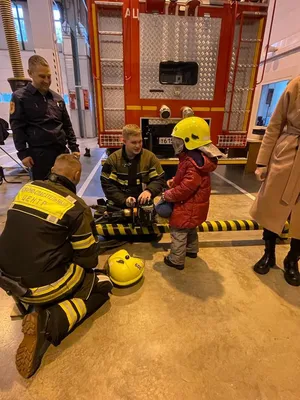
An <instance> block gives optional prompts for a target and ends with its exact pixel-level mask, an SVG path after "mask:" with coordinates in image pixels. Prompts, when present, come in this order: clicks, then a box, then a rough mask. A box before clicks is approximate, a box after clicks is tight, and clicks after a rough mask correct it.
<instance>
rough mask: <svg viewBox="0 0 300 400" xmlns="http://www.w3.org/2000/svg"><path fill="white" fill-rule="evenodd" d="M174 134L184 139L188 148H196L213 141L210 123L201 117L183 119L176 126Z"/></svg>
mask: <svg viewBox="0 0 300 400" xmlns="http://www.w3.org/2000/svg"><path fill="white" fill-rule="evenodd" d="M172 136H173V137H177V138H179V139H182V140H183V141H184V145H185V147H186V148H187V149H188V150H195V149H198V148H199V147H201V146H206V145H207V144H210V143H211V140H210V129H209V126H208V123H207V122H206V121H204V119H202V118H199V117H188V118H184V119H182V120H181V121H180V122H178V124H177V125H176V126H175V127H174V129H173V132H172Z"/></svg>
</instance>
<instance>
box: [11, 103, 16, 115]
mask: <svg viewBox="0 0 300 400" xmlns="http://www.w3.org/2000/svg"><path fill="white" fill-rule="evenodd" d="M15 111H16V103H15V102H14V101H11V102H10V105H9V113H10V114H13V113H14V112H15Z"/></svg>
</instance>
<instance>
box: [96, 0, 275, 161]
mask: <svg viewBox="0 0 300 400" xmlns="http://www.w3.org/2000/svg"><path fill="white" fill-rule="evenodd" d="M268 8H269V0H252V1H242V0H231V1H229V0H190V1H181V0H123V1H117V0H116V1H114V0H109V1H106V0H89V3H88V10H89V27H90V39H91V55H92V69H93V76H94V85H95V103H96V115H97V128H98V140H99V146H100V147H104V148H109V149H112V148H118V147H120V146H121V144H122V135H121V132H122V127H123V126H124V125H125V124H129V123H130V124H137V125H139V126H140V127H141V130H142V135H143V141H144V146H145V147H146V148H148V149H150V150H152V151H153V152H154V153H155V154H157V155H158V156H159V157H161V158H165V159H168V158H171V157H172V154H173V151H172V146H171V133H172V130H173V127H174V125H175V124H176V123H177V122H178V121H179V120H180V119H181V118H183V117H185V116H189V115H195V116H199V117H201V118H204V119H205V120H206V121H207V122H208V124H209V125H210V129H211V137H212V141H213V142H214V143H215V144H216V145H217V146H218V147H219V148H222V149H233V148H245V146H246V144H247V132H248V127H249V119H250V112H251V107H252V102H253V97H254V90H255V87H256V85H257V83H258V82H257V80H258V79H262V77H258V66H259V62H260V56H261V51H262V44H263V38H264V33H265V27H266V20H267V13H268ZM273 12H274V10H273Z"/></svg>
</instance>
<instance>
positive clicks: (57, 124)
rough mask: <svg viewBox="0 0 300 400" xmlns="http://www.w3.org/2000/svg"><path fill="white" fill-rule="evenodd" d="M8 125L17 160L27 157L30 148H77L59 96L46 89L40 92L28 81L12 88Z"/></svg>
mask: <svg viewBox="0 0 300 400" xmlns="http://www.w3.org/2000/svg"><path fill="white" fill-rule="evenodd" d="M10 126H11V129H12V131H13V138H14V143H15V147H16V149H17V150H18V157H19V158H20V160H23V159H24V158H26V157H28V156H31V155H32V154H31V151H30V150H31V149H35V148H37V149H38V148H45V147H49V146H51V147H53V146H54V147H59V148H61V151H60V152H59V154H61V153H64V152H65V148H66V145H67V144H68V147H69V149H70V150H71V151H72V152H76V151H79V150H78V145H77V143H76V136H75V133H74V131H73V128H72V123H71V120H70V117H69V115H68V112H67V109H66V105H65V102H64V100H63V99H62V97H61V96H60V95H59V94H57V93H55V92H53V91H52V90H49V91H48V92H47V94H45V95H42V94H41V93H40V92H39V91H38V90H37V89H36V88H35V87H34V86H33V85H32V84H31V83H29V84H28V85H27V86H26V87H23V88H21V89H18V90H17V91H15V92H14V93H13V95H12V98H11V103H10Z"/></svg>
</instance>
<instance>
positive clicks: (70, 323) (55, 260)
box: [0, 154, 112, 378]
mask: <svg viewBox="0 0 300 400" xmlns="http://www.w3.org/2000/svg"><path fill="white" fill-rule="evenodd" d="M80 174H81V164H80V162H79V160H78V159H77V158H76V157H74V156H73V155H71V154H63V155H60V156H59V157H58V158H57V160H56V162H55V165H54V167H53V168H52V172H51V174H50V175H49V179H48V180H47V181H33V182H30V183H28V184H26V185H25V186H24V187H23V188H22V189H21V190H20V192H19V193H18V194H17V196H16V198H15V199H14V201H13V203H12V205H11V207H10V209H9V211H8V215H7V221H6V225H5V228H4V231H3V233H2V235H1V236H0V270H1V271H0V272H1V273H2V274H3V275H4V276H5V277H8V278H9V279H11V280H13V282H18V285H19V287H21V288H22V289H24V294H23V295H22V296H21V297H20V299H21V301H22V302H24V303H28V304H32V305H34V306H38V307H39V308H36V309H35V311H34V312H32V313H30V314H27V315H26V316H25V318H24V319H23V333H24V339H23V341H22V342H21V344H20V346H19V348H18V350H17V355H16V366H17V369H18V371H19V373H20V374H21V375H22V376H23V377H24V378H29V377H30V376H32V375H33V374H34V373H35V372H36V370H37V369H38V368H39V366H40V363H41V360H42V357H43V355H44V353H45V351H46V350H47V347H48V346H49V344H50V343H52V344H53V345H55V346H57V345H58V344H59V343H60V342H61V340H62V339H63V338H64V337H66V336H67V335H68V333H70V332H71V331H72V330H73V329H74V328H75V327H76V326H77V325H78V323H80V322H81V321H82V320H83V319H84V318H86V317H87V316H89V315H90V314H92V313H93V312H94V311H96V310H97V309H99V308H100V307H101V306H102V304H104V303H105V302H106V301H107V300H108V299H109V293H110V291H111V289H112V283H111V281H110V279H109V278H108V277H107V276H106V275H103V274H101V275H96V274H95V272H94V270H93V268H95V267H96V266H97V264H98V254H99V243H98V242H97V234H96V228H95V224H94V220H93V216H92V213H91V210H90V208H89V207H88V206H87V205H86V204H85V202H84V201H83V200H82V199H81V198H79V197H78V196H76V184H77V183H78V182H79V179H80Z"/></svg>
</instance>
